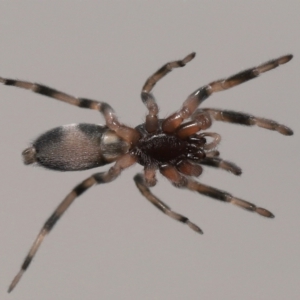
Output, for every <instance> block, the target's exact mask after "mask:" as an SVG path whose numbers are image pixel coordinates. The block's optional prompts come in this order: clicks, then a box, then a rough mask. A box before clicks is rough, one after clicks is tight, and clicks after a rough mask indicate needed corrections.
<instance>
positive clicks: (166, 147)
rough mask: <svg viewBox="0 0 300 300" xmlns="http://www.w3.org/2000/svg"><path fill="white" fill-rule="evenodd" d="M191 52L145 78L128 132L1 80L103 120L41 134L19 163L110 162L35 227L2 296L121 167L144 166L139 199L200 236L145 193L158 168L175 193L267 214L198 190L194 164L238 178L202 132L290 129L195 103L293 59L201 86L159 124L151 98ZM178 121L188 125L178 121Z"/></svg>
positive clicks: (40, 88) (31, 86)
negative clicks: (69, 215) (136, 119)
mask: <svg viewBox="0 0 300 300" xmlns="http://www.w3.org/2000/svg"><path fill="white" fill-rule="evenodd" d="M195 55H196V54H195V53H191V54H189V55H188V56H186V57H185V58H184V59H182V60H177V61H172V62H169V63H167V64H165V65H163V66H162V67H161V68H160V69H159V70H157V71H156V72H155V73H154V74H153V75H152V76H150V77H149V78H148V79H147V80H146V82H145V84H144V86H143V88H142V92H141V99H142V101H143V103H144V104H145V106H146V107H147V109H148V114H147V115H146V121H145V123H143V124H141V125H139V126H137V127H135V128H131V127H128V126H126V125H124V124H122V123H120V122H119V120H118V118H117V116H116V115H115V113H114V110H113V109H112V107H111V106H110V105H109V104H107V103H105V102H99V101H96V100H91V99H86V98H75V97H73V96H70V95H68V94H65V93H63V92H60V91H57V90H55V89H52V88H50V87H47V86H44V85H41V84H36V83H31V82H27V81H21V80H13V79H6V78H1V77H0V82H2V83H3V84H5V85H11V86H16V87H19V88H24V89H27V90H32V91H33V92H35V93H38V94H41V95H44V96H48V97H51V98H54V99H56V100H60V101H63V102H66V103H68V104H72V105H75V106H78V107H81V108H88V109H94V110H97V111H99V112H100V113H102V114H103V116H104V118H105V122H106V125H105V126H102V125H95V124H71V125H65V126H61V127H57V128H54V129H52V130H50V131H47V132H46V133H44V134H42V135H41V136H39V137H38V138H37V139H36V140H35V141H34V142H33V143H32V145H31V146H30V147H29V148H27V149H26V150H24V151H23V153H22V155H23V159H24V163H25V164H26V165H28V164H33V163H36V164H38V165H40V166H42V167H45V168H48V169H52V170H58V171H78V170H85V169H91V168H95V167H99V166H103V165H106V164H109V163H113V162H114V165H113V166H112V167H110V168H109V170H108V171H106V172H100V173H95V174H93V175H92V176H90V177H88V178H87V179H85V180H84V181H82V182H81V183H80V184H78V185H77V186H76V187H75V188H74V189H73V190H72V191H71V192H70V193H69V194H68V195H67V196H66V197H65V198H64V199H63V201H62V202H61V203H60V204H59V206H58V207H57V208H56V209H55V211H54V212H53V214H52V215H51V216H50V217H49V218H48V220H47V221H46V222H45V224H44V226H43V227H42V229H41V231H40V233H39V234H38V236H37V238H36V240H35V241H34V243H33V245H32V247H31V249H30V250H29V253H28V255H27V256H26V258H25V260H24V262H23V264H22V266H21V269H20V271H19V272H18V274H17V275H16V276H15V278H14V279H13V281H12V283H11V285H10V286H9V289H8V292H11V291H12V290H13V289H14V287H15V286H16V285H17V283H18V282H19V280H20V278H21V276H22V275H23V273H24V272H25V270H26V269H27V268H28V266H29V265H30V263H31V261H32V259H33V257H34V255H35V254H36V252H37V250H38V249H39V247H40V245H41V243H42V241H43V239H44V237H45V236H46V235H47V234H48V233H49V232H50V230H51V229H52V228H53V226H54V225H55V224H56V222H57V221H58V220H59V218H60V217H61V216H62V215H63V213H64V212H65V211H66V210H67V209H68V208H69V206H70V205H71V204H72V203H73V201H74V200H75V199H76V198H77V197H79V196H80V195H81V194H82V193H84V192H85V191H86V190H87V189H89V188H90V187H92V186H93V185H95V184H104V183H108V182H111V181H113V180H115V179H116V178H117V177H118V176H119V175H120V174H121V172H122V171H123V170H124V169H127V168H128V167H130V166H132V165H134V164H135V163H139V164H140V165H142V166H143V167H144V173H143V174H137V175H136V176H135V177H134V181H135V184H136V186H137V188H138V189H139V191H140V192H141V194H142V195H143V196H144V197H145V198H146V199H147V200H149V201H150V202H151V203H152V204H153V205H154V206H156V207H157V208H158V209H159V210H160V211H162V212H163V213H165V214H166V215H168V216H169V217H171V218H173V219H175V220H177V221H179V222H182V223H185V224H187V225H188V226H189V227H190V228H191V229H192V230H194V231H196V232H198V233H201V234H202V233H203V232H202V230H201V229H200V228H199V227H198V226H197V225H196V224H194V223H192V222H191V221H190V220H189V219H188V218H186V217H185V216H183V215H181V214H178V213H176V212H174V211H172V210H171V208H170V207H169V206H168V205H167V204H165V203H164V202H163V201H161V200H160V199H159V198H157V197H156V196H155V195H154V194H153V193H152V192H151V191H150V189H149V188H150V187H153V186H155V184H156V171H157V170H159V172H160V173H161V174H162V175H163V176H165V177H166V178H167V179H168V180H169V181H170V182H171V183H172V184H173V185H174V186H175V187H177V188H186V189H188V190H191V191H195V192H198V193H200V194H203V195H205V196H208V197H211V198H214V199H217V200H220V201H224V202H229V203H232V204H234V205H236V206H239V207H241V208H244V209H246V210H248V211H251V212H256V213H258V214H259V215H261V216H264V217H267V218H273V217H274V215H273V214H272V213H271V212H270V211H268V210H266V209H264V208H261V207H257V206H256V205H255V204H253V203H250V202H248V201H245V200H242V199H240V198H237V197H235V196H233V195H231V194H229V193H227V192H225V191H222V190H219V189H216V188H214V187H211V186H207V185H204V184H202V183H200V182H198V181H196V180H195V179H194V177H199V176H200V175H201V173H202V167H201V165H206V166H210V167H215V168H220V169H224V170H227V171H229V172H231V173H233V174H235V175H240V174H241V172H242V171H241V169H240V168H239V167H238V166H237V165H235V164H234V163H232V162H229V161H226V160H223V159H221V158H220V157H219V151H217V150H216V146H217V145H218V144H219V142H220V139H221V137H220V135H219V134H217V133H213V132H207V131H205V130H206V129H208V128H209V127H210V126H211V125H212V121H222V122H229V123H235V124H242V125H247V126H252V125H256V126H259V127H262V128H265V129H269V130H275V131H278V132H279V133H281V134H283V135H292V134H293V131H292V130H291V129H290V128H288V127H287V126H285V125H281V124H279V123H277V122H275V121H273V120H269V119H264V118H260V117H255V116H252V115H249V114H245V113H241V112H236V111H230V110H222V109H215V108H204V109H198V106H199V105H200V104H201V103H202V102H203V101H204V100H206V99H207V98H208V97H209V96H211V95H212V94H213V93H215V92H219V91H223V90H227V89H229V88H232V87H234V86H236V85H239V84H241V83H244V82H246V81H248V80H251V79H253V78H256V77H257V76H259V75H260V74H261V73H264V72H267V71H269V70H272V69H274V68H276V67H278V66H279V65H282V64H285V63H287V62H288V61H290V60H291V59H292V57H293V56H292V55H285V56H281V57H279V58H276V59H273V60H270V61H268V62H266V63H263V64H261V65H259V66H257V67H254V68H250V69H247V70H245V71H242V72H240V73H237V74H235V75H232V76H230V77H228V78H225V79H220V80H216V81H213V82H211V83H209V84H207V85H204V86H202V87H200V88H199V89H197V90H196V91H195V92H193V93H192V94H191V95H189V96H188V97H187V99H186V100H185V101H184V102H183V105H182V107H181V108H180V109H179V110H177V111H176V112H174V113H173V114H171V115H169V116H168V117H167V118H165V119H159V118H158V106H157V104H156V101H155V98H154V96H153V94H152V93H151V92H152V89H153V87H154V86H155V84H156V83H157V82H158V81H159V80H160V79H162V78H163V77H164V76H166V75H167V74H168V73H169V72H171V71H172V70H173V69H174V68H180V67H184V66H185V65H186V64H187V63H188V62H190V61H191V60H192V59H193V58H194V57H195ZM185 120H187V121H186V122H184V121H185Z"/></svg>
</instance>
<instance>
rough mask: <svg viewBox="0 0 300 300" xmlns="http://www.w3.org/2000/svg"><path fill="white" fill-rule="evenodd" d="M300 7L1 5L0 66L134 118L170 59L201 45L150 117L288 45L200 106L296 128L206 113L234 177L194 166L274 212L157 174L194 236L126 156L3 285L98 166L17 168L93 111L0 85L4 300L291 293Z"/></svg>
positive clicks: (90, 118) (297, 250)
mask: <svg viewBox="0 0 300 300" xmlns="http://www.w3.org/2000/svg"><path fill="white" fill-rule="evenodd" d="M299 9H300V5H299V1H296V0H295V1H277V2H276V3H275V1H264V2H263V3H262V1H1V2H0V38H1V42H0V74H1V76H6V77H9V78H18V79H24V80H30V81H37V82H40V83H44V84H47V85H49V86H52V87H55V88H57V89H60V90H62V91H65V92H68V93H70V94H73V95H75V96H82V97H84V96H85V97H90V98H94V99H99V100H101V101H107V102H109V103H110V104H111V105H112V106H113V107H114V108H115V110H116V112H117V114H118V116H119V118H120V120H122V121H123V122H125V123H127V124H129V125H131V126H136V125H137V124H139V123H141V122H143V120H144V116H145V114H146V109H145V107H144V106H143V104H142V103H141V101H140V97H139V93H140V89H141V87H142V85H143V83H144V81H145V80H146V78H147V77H148V76H149V75H150V74H151V73H153V72H154V71H155V70H156V69H158V68H159V67H160V66H161V65H162V64H164V63H166V62H167V61H170V60H174V59H179V58H183V57H184V56H185V55H187V54H188V53H190V52H192V51H196V52H197V56H196V58H195V60H194V61H192V62H191V63H190V64H188V65H187V66H186V67H185V68H183V69H180V70H175V71H174V72H173V73H172V74H169V75H168V76H167V78H165V79H163V81H162V82H160V83H159V84H158V85H157V86H156V87H155V90H154V93H155V96H156V98H157V101H158V103H159V106H160V109H161V112H160V116H161V117H165V116H167V115H168V114H169V113H171V112H173V111H174V110H176V109H178V108H179V107H180V105H181V103H182V102H183V101H184V100H185V98H186V96H187V95H188V94H189V93H191V92H192V91H194V90H195V89H196V88H198V87H200V86H201V85H203V84H206V83H208V82H209V81H210V80H214V79H218V78H220V77H223V76H228V75H231V74H233V73H235V72H237V71H240V70H242V69H244V68H248V67H251V66H255V65H257V64H259V63H261V62H263V61H266V60H268V59H271V58H274V57H277V56H280V55H283V54H286V53H293V54H294V55H295V57H294V59H293V60H292V61H291V62H290V63H289V64H287V65H284V66H282V67H281V68H279V69H276V70H274V71H271V72H270V73H268V74H264V75H263V76H261V77H260V78H259V79H255V80H253V81H251V82H249V83H246V84H244V85H242V86H239V87H236V88H235V89H232V90H230V91H226V92H224V93H218V94H215V95H214V96H213V97H211V98H210V99H209V100H208V101H207V102H206V103H205V104H204V106H205V107H220V108H226V109H234V110H240V111H245V112H250V113H253V114H254V115H258V116H264V117H269V118H272V119H274V120H277V121H279V122H281V123H283V124H286V125H288V126H290V127H291V128H293V129H294V130H295V135H294V136H293V137H285V136H282V135H280V134H278V133H274V132H270V131H267V130H263V129H260V128H252V129H250V128H245V127H239V126H233V125H230V124H220V123H219V124H217V123H214V127H213V131H216V132H218V133H220V134H222V137H223V140H222V143H221V145H220V147H219V149H220V151H221V153H222V157H223V158H226V159H228V160H232V161H234V162H235V163H237V164H238V165H240V166H241V167H242V168H243V171H244V173H243V175H242V176H241V177H235V176H233V175H231V174H228V173H226V172H224V171H217V170H213V169H206V170H205V172H204V174H203V175H202V176H201V178H200V180H201V182H203V183H206V184H210V185H213V186H215V187H218V188H220V189H224V190H227V191H229V192H231V193H233V194H234V195H236V196H238V197H241V198H243V199H247V200H249V201H252V202H254V203H256V204H259V205H260V206H262V207H266V208H268V209H270V210H271V211H272V212H273V213H274V214H275V215H276V218H275V219H274V220H267V219H265V218H262V217H259V216H258V215H255V214H251V213H249V212H245V211H243V210H241V209H238V208H236V207H233V206H232V205H226V204H223V203H220V202H218V201H214V200H211V199H209V198H206V197H203V196H200V195H197V194H195V193H191V192H189V191H185V190H178V189H175V188H174V187H172V186H171V185H170V184H169V183H168V182H167V180H165V179H164V178H162V177H161V176H158V178H159V184H158V185H157V186H156V187H155V188H154V189H153V191H154V193H155V194H156V195H158V196H159V197H160V198H161V199H163V200H164V201H165V202H167V203H168V204H169V205H170V206H171V207H172V208H173V209H174V210H175V211H177V212H181V213H182V214H184V215H186V216H188V217H189V218H190V219H191V220H192V221H194V222H195V223H196V224H198V225H199V226H200V227H201V228H202V229H203V230H204V232H205V234H204V235H203V236H198V235H197V234H196V233H194V232H193V231H191V230H190V229H189V228H188V227H187V226H184V225H182V224H179V223H177V222H175V221H173V220H171V219H169V218H168V217H166V216H164V215H163V214H162V213H160V212H159V211H158V210H157V209H155V208H154V207H152V206H151V205H150V204H149V203H148V202H147V201H146V200H145V199H144V198H143V197H142V196H141V195H140V193H139V192H138V190H137V189H136V187H135V185H134V183H133V180H132V177H133V176H134V174H136V173H137V172H140V171H141V169H142V168H141V166H138V165H137V166H135V167H133V168H131V169H130V170H127V171H126V172H124V173H123V175H122V176H121V178H119V179H118V180H116V181H115V182H113V183H111V184H109V185H103V186H97V187H94V188H92V189H91V190H89V191H88V192H87V193H86V194H84V195H82V196H81V197H80V198H78V199H77V201H76V202H75V203H74V205H73V206H72V207H71V209H70V210H69V211H68V212H67V213H66V214H65V215H64V217H63V218H62V219H61V221H60V222H59V223H58V224H57V226H56V227H55V228H54V230H53V231H52V232H51V234H50V235H49V236H48V237H47V238H46V240H45V242H44V244H43V245H42V247H41V249H40V251H39V252H38V254H37V256H36V257H35V259H34V262H33V263H32V265H31V266H30V268H29V269H28V271H27V272H26V274H25V275H24V277H23V278H22V280H21V282H20V283H19V285H18V286H17V287H16V289H15V290H14V292H13V293H12V294H10V295H8V294H7V293H6V289H7V287H8V285H9V283H10V281H11V279H12V278H13V277H14V275H15V274H16V272H17V271H18V269H19V266H20V264H21V262H22V259H23V258H24V256H25V255H26V253H27V251H28V249H29V247H30V246H31V243H32V242H33V240H34V238H35V237H36V235H37V233H38V231H39V230H40V228H41V226H42V224H43V223H44V221H45V220H46V218H47V217H48V216H49V215H50V214H51V213H52V211H53V210H54V208H55V207H56V206H57V205H58V203H59V202H60V201H61V200H62V199H63V197H64V196H65V195H66V194H67V193H68V192H69V191H70V190H71V189H72V188H73V187H74V186H75V185H76V184H77V183H79V182H80V181H81V180H83V179H85V178H86V177H88V176H89V175H90V174H92V173H93V172H95V171H96V170H90V171H85V172H77V173H58V172H50V171H47V170H43V169H41V168H34V167H26V166H24V165H23V164H22V160H21V155H20V154H21V151H22V150H24V149H25V148H26V147H27V145H28V144H29V143H30V141H31V140H33V139H34V138H35V137H37V136H38V135H39V134H40V133H42V132H44V131H46V130H48V129H50V128H53V127H56V126H59V125H62V124H69V123H80V122H91V123H103V118H102V116H100V115H99V114H97V113H96V112H94V111H88V110H82V109H78V108H76V107H72V106H68V105H66V104H63V103H59V102H57V101H55V100H52V99H50V98H46V97H42V96H39V95H35V94H33V93H30V92H28V91H25V90H20V89H17V88H10V87H5V86H0V107H1V109H0V139H1V147H0V159H1V160H0V161H1V162H0V164H1V173H0V176H1V180H0V182H1V188H0V199H1V202H0V203H1V209H0V243H1V247H0V299H22V300H27V299H43V300H47V299H53V298H55V299H73V300H75V299H245V300H250V299H272V300H275V299H298V298H299V294H300V285H299V278H300V258H299V257H300V256H299V254H300V240H299V238H300V234H299V226H300V218H299V210H300V199H299V192H298V190H299V185H298V184H299V183H298V179H299V146H300V145H299V129H300V128H299V121H298V119H299V95H300V88H299V78H300V77H299V75H300V73H299V69H300V66H299V57H300V42H299V25H300V24H299V23H300V22H299ZM105 169H107V167H103V168H101V169H99V170H105Z"/></svg>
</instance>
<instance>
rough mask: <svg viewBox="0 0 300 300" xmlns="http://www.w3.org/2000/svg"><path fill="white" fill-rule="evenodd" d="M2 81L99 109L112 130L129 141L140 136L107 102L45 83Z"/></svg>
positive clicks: (2, 80)
mask: <svg viewBox="0 0 300 300" xmlns="http://www.w3.org/2000/svg"><path fill="white" fill-rule="evenodd" d="M0 82H1V83H3V84H4V85H11V86H16V87H19V88H23V89H26V90H31V91H33V92H34V93H37V94H41V95H44V96H48V97H50V98H54V99H56V100H59V101H62V102H65V103H68V104H71V105H74V106H78V107H81V108H88V109H94V110H97V111H99V112H100V113H102V114H103V116H104V118H105V121H106V125H107V126H108V127H109V128H110V129H111V130H114V131H115V132H116V133H117V135H118V136H119V137H121V138H123V139H124V140H125V141H127V142H128V143H135V142H136V141H137V139H138V137H139V135H138V133H137V131H136V130H135V129H133V128H130V127H128V126H125V125H123V124H121V123H120V122H119V121H118V118H117V116H116V115H115V112H114V110H113V109H112V107H111V106H110V105H109V104H107V103H105V102H100V101H96V100H91V99H86V98H76V97H74V96H71V95H68V94H66V93H63V92H60V91H57V90H55V89H53V88H50V87H47V86H45V85H41V84H37V83H32V82H27V81H21V80H14V79H7V78H2V77H0Z"/></svg>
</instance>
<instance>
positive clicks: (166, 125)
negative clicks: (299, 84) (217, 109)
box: [162, 54, 293, 133]
mask: <svg viewBox="0 0 300 300" xmlns="http://www.w3.org/2000/svg"><path fill="white" fill-rule="evenodd" d="M292 58H293V56H292V55H291V54H289V55H285V56H281V57H279V58H276V59H272V60H270V61H268V62H265V63H263V64H261V65H259V66H257V67H254V68H250V69H247V70H245V71H242V72H239V73H237V74H234V75H232V76H230V77H228V78H223V79H220V80H216V81H212V82H211V83H209V84H207V85H205V86H203V87H200V88H199V89H197V90H196V91H195V92H193V93H192V94H191V95H190V96H189V97H188V98H187V99H186V100H185V101H184V102H183V105H182V107H181V109H179V110H178V111H177V112H175V113H173V114H172V115H170V116H169V117H168V118H166V119H165V120H164V122H163V124H162V128H163V131H164V132H165V133H173V132H174V131H175V129H176V128H177V127H178V126H179V125H180V124H181V123H182V122H183V120H185V119H187V118H189V117H190V116H191V115H192V114H193V113H194V111H195V110H196V109H197V107H198V106H199V105H200V104H201V103H202V102H203V101H204V100H206V99H207V98H208V97H209V96H210V95H211V94H213V93H215V92H220V91H224V90H227V89H230V88H232V87H234V86H236V85H239V84H242V83H244V82H246V81H248V80H251V79H253V78H256V77H258V76H259V75H260V74H261V73H264V72H267V71H270V70H272V69H274V68H276V67H278V66H279V65H282V64H285V63H287V62H289V61H290V60H291V59H292Z"/></svg>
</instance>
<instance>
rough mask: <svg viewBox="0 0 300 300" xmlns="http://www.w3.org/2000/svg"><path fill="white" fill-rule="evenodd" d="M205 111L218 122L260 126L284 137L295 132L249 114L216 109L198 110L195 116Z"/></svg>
mask: <svg viewBox="0 0 300 300" xmlns="http://www.w3.org/2000/svg"><path fill="white" fill-rule="evenodd" d="M203 111H205V112H206V113H208V114H209V115H210V116H211V118H212V119H214V120H216V121H222V122H228V123H234V124H241V125H246V126H254V125H256V126H259V127H262V128H265V129H269V130H274V131H277V132H279V133H281V134H283V135H292V134H293V130H292V129H290V128H289V127H287V126H285V125H282V124H279V123H277V122H275V121H273V120H269V119H265V118H259V117H255V116H252V115H249V114H245V113H242V112H236V111H232V110H222V109H215V108H204V109H202V110H200V109H199V110H197V111H196V112H195V114H194V115H197V113H200V114H202V112H203Z"/></svg>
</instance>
